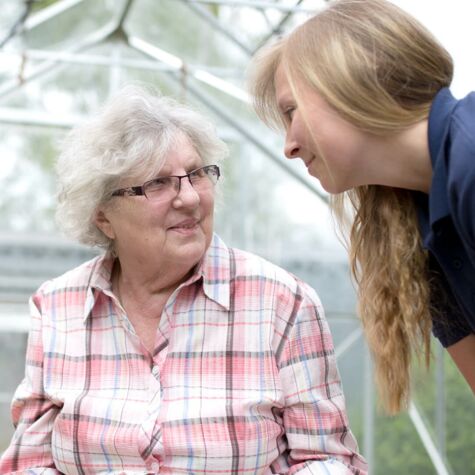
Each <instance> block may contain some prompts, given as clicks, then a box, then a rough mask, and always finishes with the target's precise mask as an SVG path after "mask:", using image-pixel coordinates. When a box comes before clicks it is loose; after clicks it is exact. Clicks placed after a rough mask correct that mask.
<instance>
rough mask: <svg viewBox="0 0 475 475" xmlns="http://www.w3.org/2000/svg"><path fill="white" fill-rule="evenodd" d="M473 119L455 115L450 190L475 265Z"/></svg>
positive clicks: (456, 221)
mask: <svg viewBox="0 0 475 475" xmlns="http://www.w3.org/2000/svg"><path fill="white" fill-rule="evenodd" d="M472 102H474V103H475V99H474V100H473V101H472ZM472 115H475V104H474V105H473V106H472ZM470 120H471V121H472V122H473V121H475V117H469V113H468V112H467V114H466V117H465V116H462V117H459V116H458V115H456V116H454V118H453V124H452V143H451V149H450V161H449V164H448V165H449V177H448V190H449V195H450V196H449V198H450V205H451V208H452V210H451V211H452V215H453V220H454V224H455V227H456V229H457V232H458V233H459V235H460V238H461V240H462V243H463V244H464V246H465V248H466V250H467V253H468V255H469V258H470V260H471V264H472V266H473V267H475V135H474V133H473V129H470V127H473V125H472V124H470Z"/></svg>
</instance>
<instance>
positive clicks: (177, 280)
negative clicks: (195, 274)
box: [113, 255, 191, 301]
mask: <svg viewBox="0 0 475 475" xmlns="http://www.w3.org/2000/svg"><path fill="white" fill-rule="evenodd" d="M157 269H159V270H157ZM190 272H191V269H190V268H189V266H187V268H186V269H181V268H178V266H161V265H153V264H152V265H151V263H150V262H138V261H136V260H132V261H129V260H128V259H127V258H124V257H123V256H120V255H119V257H118V260H117V262H116V265H115V268H114V278H113V287H114V291H117V293H118V294H119V295H121V296H122V297H125V296H126V295H129V296H133V298H134V300H136V301H146V300H148V299H150V298H154V297H163V296H166V297H168V296H169V295H171V294H172V293H173V291H174V290H175V289H176V288H177V287H178V286H179V285H180V284H181V283H182V282H183V281H185V280H186V279H187V278H188V276H189V274H190Z"/></svg>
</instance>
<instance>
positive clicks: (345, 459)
mask: <svg viewBox="0 0 475 475" xmlns="http://www.w3.org/2000/svg"><path fill="white" fill-rule="evenodd" d="M225 153H226V149H225V146H224V145H223V143H222V142H221V141H220V140H219V139H218V138H217V136H216V133H215V131H214V129H213V127H212V126H211V125H210V124H209V123H208V122H207V121H206V120H205V119H204V118H203V117H202V116H201V115H199V114H197V113H196V112H193V111H191V110H189V109H187V108H185V107H184V106H182V105H179V104H177V103H175V102H173V101H171V100H169V99H166V98H163V97H157V96H155V95H152V94H150V93H148V92H146V91H144V90H142V89H138V88H131V87H129V88H125V89H124V90H122V91H121V92H120V93H119V94H118V96H117V97H115V98H114V99H113V100H112V101H111V102H110V103H109V104H108V105H107V106H106V107H105V109H104V110H103V111H102V112H101V113H100V114H99V115H98V116H97V117H96V118H94V119H93V120H91V121H90V122H89V123H86V124H85V125H82V126H81V127H79V128H77V129H76V130H73V131H72V133H71V134H70V136H69V138H68V140H67V141H66V144H65V148H64V151H63V153H62V155H61V157H60V160H59V164H58V172H59V173H58V174H59V183H60V193H59V207H58V217H59V222H60V224H61V225H62V226H63V227H64V228H65V230H66V231H67V232H68V233H69V235H71V236H73V237H75V238H76V239H77V240H79V241H80V242H82V243H85V244H89V245H95V246H100V247H102V248H104V249H105V250H106V252H105V253H104V254H103V255H101V256H99V257H97V258H95V259H93V260H91V261H90V262H86V263H85V264H83V265H81V266H79V267H78V268H76V269H73V270H71V271H70V272H67V273H66V274H64V275H62V276H60V277H58V278H56V279H53V280H51V281H48V282H46V283H44V284H43V285H42V286H41V287H40V289H39V290H38V291H37V292H36V293H35V294H34V295H33V297H32V299H31V319H32V329H31V333H30V337H29V343H28V350H27V357H26V362H27V363H26V376H25V379H24V380H23V382H22V383H21V385H20V386H19V388H18V390H17V391H16V394H15V397H14V401H13V403H12V415H13V422H14V424H15V426H16V432H15V435H14V437H13V440H12V442H11V445H10V446H9V447H8V449H7V450H6V452H5V453H4V454H3V457H2V459H1V462H0V473H30V474H40V473H42V474H59V473H65V474H92V473H116V474H119V473H127V474H144V473H168V474H179V473H202V474H206V473H209V474H211V473H212V474H214V475H219V474H231V473H232V474H237V473H249V474H251V473H253V474H271V473H280V474H284V473H288V474H290V473H295V472H299V473H301V474H304V473H308V474H310V473H312V474H316V473H325V474H350V473H353V474H362V473H365V470H366V466H365V462H364V460H363V459H362V458H361V457H360V456H359V455H358V453H357V445H356V442H355V439H354V437H353V435H352V433H351V432H350V430H349V427H348V419H347V415H346V411H345V404H344V398H343V394H342V389H341V384H340V379H339V375H338V371H337V367H336V362H335V356H334V352H333V345H332V340H331V336H330V332H329V329H328V326H327V323H326V321H325V319H324V316H323V309H322V307H321V304H320V302H319V300H318V297H317V295H316V294H315V292H314V291H313V290H312V289H311V288H309V286H308V285H306V284H305V283H303V282H301V281H299V280H298V279H296V278H295V277H293V276H291V275H290V274H288V273H287V272H285V271H283V270H282V269H280V268H278V267H276V266H274V265H272V264H270V263H268V262H266V261H264V260H262V259H260V258H258V257H256V256H253V255H251V254H249V253H245V252H243V251H239V250H237V249H231V248H228V247H227V246H226V245H225V244H224V243H223V242H222V241H221V240H220V238H219V237H218V236H216V235H213V205H214V197H215V185H216V182H217V181H218V178H219V176H220V169H219V167H218V165H217V163H219V161H220V159H221V158H222V157H223V156H224V155H225Z"/></svg>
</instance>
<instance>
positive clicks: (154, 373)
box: [152, 365, 160, 378]
mask: <svg viewBox="0 0 475 475" xmlns="http://www.w3.org/2000/svg"><path fill="white" fill-rule="evenodd" d="M152 374H153V375H154V376H155V377H156V378H158V376H159V374H160V370H159V369H158V366H157V365H153V367H152Z"/></svg>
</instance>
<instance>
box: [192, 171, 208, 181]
mask: <svg viewBox="0 0 475 475" xmlns="http://www.w3.org/2000/svg"><path fill="white" fill-rule="evenodd" d="M205 176H206V170H205V168H198V169H197V170H193V171H192V172H190V178H191V179H192V180H193V179H195V180H196V179H197V178H203V177H205Z"/></svg>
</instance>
